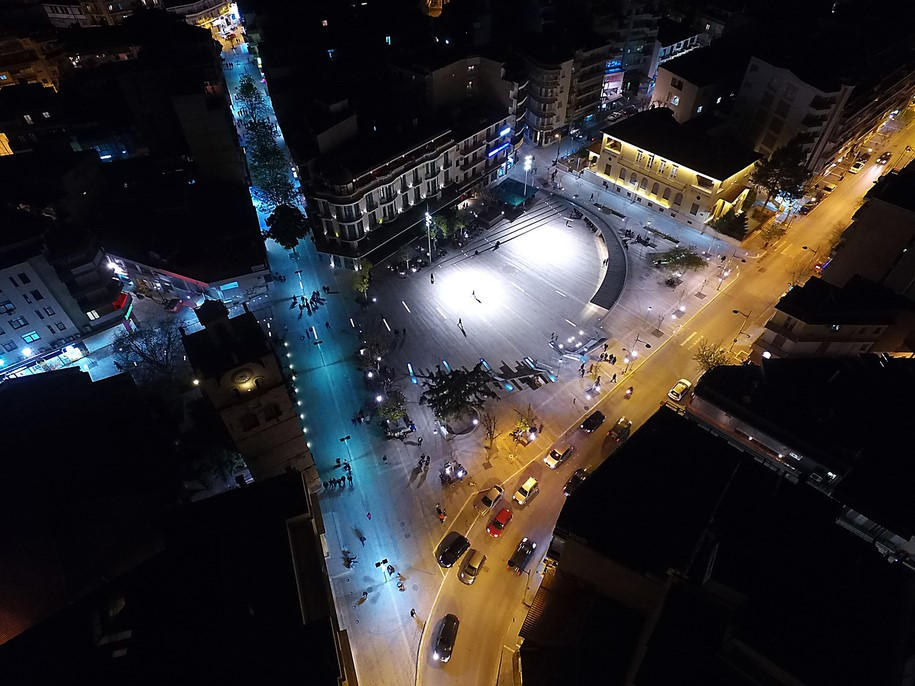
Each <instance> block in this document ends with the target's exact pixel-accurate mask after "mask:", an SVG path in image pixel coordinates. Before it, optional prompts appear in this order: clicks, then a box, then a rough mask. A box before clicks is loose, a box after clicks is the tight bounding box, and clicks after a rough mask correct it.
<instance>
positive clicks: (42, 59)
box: [0, 35, 60, 89]
mask: <svg viewBox="0 0 915 686" xmlns="http://www.w3.org/2000/svg"><path fill="white" fill-rule="evenodd" d="M59 56H60V55H59V50H58V48H57V46H56V41H55V40H54V36H51V35H45V36H38V35H35V36H4V37H0V89H3V88H6V87H8V86H16V85H21V84H27V83H37V84H40V85H42V86H44V87H45V88H56V87H57V85H58V83H59V81H60V60H59Z"/></svg>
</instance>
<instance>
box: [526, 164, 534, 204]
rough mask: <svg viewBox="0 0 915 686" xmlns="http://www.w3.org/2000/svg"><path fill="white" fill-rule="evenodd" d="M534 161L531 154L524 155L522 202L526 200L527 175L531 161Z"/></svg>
mask: <svg viewBox="0 0 915 686" xmlns="http://www.w3.org/2000/svg"><path fill="white" fill-rule="evenodd" d="M533 161H534V156H533V155H525V156H524V202H527V175H528V174H529V173H530V171H531V163H532V162H533Z"/></svg>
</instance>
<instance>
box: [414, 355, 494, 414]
mask: <svg viewBox="0 0 915 686" xmlns="http://www.w3.org/2000/svg"><path fill="white" fill-rule="evenodd" d="M420 378H421V379H422V381H423V389H424V390H423V393H422V395H421V396H420V398H419V401H420V403H422V404H423V405H426V406H427V407H429V409H431V410H432V412H433V413H434V414H435V416H436V417H438V418H439V419H441V420H457V419H461V418H462V417H466V416H467V415H469V414H471V413H472V412H474V411H481V410H482V409H483V406H484V404H485V403H486V401H487V400H494V399H498V397H499V396H498V395H496V393H495V391H494V390H493V389H492V384H493V383H494V379H493V377H492V374H490V373H489V372H488V371H486V370H485V369H484V368H483V364H482V363H481V362H479V363H477V364H476V366H474V367H473V369H470V370H467V369H452V370H451V371H450V372H445V371H442V370H440V369H438V370H436V371H435V372H434V373H432V374H430V375H427V376H421V377H420Z"/></svg>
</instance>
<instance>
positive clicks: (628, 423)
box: [608, 417, 632, 443]
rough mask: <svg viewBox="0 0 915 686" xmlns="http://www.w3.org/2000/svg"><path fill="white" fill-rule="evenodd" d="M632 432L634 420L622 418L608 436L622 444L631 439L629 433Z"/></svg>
mask: <svg viewBox="0 0 915 686" xmlns="http://www.w3.org/2000/svg"><path fill="white" fill-rule="evenodd" d="M631 431H632V420H631V419H626V418H625V417H620V418H619V419H617V420H616V424H614V425H613V428H612V429H610V433H609V434H608V436H609V437H610V438H612V439H613V440H614V441H616V442H617V443H622V442H623V441H625V440H626V439H627V438H629V433H630V432H631Z"/></svg>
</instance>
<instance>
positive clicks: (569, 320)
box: [566, 319, 578, 329]
mask: <svg viewBox="0 0 915 686" xmlns="http://www.w3.org/2000/svg"><path fill="white" fill-rule="evenodd" d="M566 321H567V322H569V324H571V325H572V326H574V327H575V328H576V329H577V328H578V324H576V323H575V322H573V321H572V320H571V319H566Z"/></svg>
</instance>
